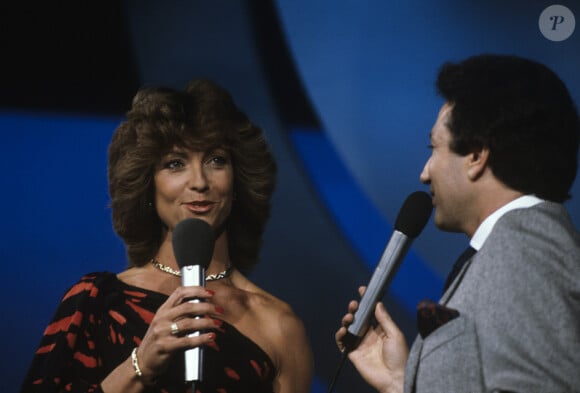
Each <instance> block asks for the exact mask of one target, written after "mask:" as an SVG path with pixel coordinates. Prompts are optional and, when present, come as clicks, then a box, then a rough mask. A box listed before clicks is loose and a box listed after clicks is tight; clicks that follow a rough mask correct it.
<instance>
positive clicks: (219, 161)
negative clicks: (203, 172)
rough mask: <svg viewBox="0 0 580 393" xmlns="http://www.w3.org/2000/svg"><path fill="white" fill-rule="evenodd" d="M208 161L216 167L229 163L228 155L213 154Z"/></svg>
mask: <svg viewBox="0 0 580 393" xmlns="http://www.w3.org/2000/svg"><path fill="white" fill-rule="evenodd" d="M208 163H209V164H210V165H212V166H214V167H220V168H221V167H224V166H226V165H227V163H228V159H227V158H226V157H223V156H212V157H211V158H210V159H209V160H208Z"/></svg>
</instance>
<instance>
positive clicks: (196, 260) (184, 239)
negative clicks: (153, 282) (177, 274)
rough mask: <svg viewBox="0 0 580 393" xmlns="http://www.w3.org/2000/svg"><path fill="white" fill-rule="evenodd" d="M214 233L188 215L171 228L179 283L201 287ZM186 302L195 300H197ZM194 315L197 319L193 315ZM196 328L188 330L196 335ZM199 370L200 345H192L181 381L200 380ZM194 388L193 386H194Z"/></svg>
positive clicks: (211, 251) (208, 227)
mask: <svg viewBox="0 0 580 393" xmlns="http://www.w3.org/2000/svg"><path fill="white" fill-rule="evenodd" d="M214 241H215V240H214V234H213V231H212V229H211V226H210V225H209V224H208V223H207V222H205V221H203V220H200V219H197V218H189V219H186V220H183V221H181V222H179V223H178V224H177V225H176V226H175V229H174V230H173V253H174V254H175V259H176V260H177V264H178V265H179V267H180V269H181V285H183V286H184V287H187V286H202V287H205V269H207V266H208V265H209V262H210V261H211V257H212V255H213V247H214ZM189 302H192V303H199V302H200V299H191V300H189ZM196 318H200V317H199V316H196ZM199 335H200V332H199V331H196V332H193V333H190V334H189V335H188V336H189V337H197V336H199ZM202 371H203V348H201V347H196V348H192V349H188V350H186V351H185V380H186V381H187V382H192V381H201V380H202ZM194 391H195V389H194Z"/></svg>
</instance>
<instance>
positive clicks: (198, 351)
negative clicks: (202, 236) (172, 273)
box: [181, 265, 205, 382]
mask: <svg viewBox="0 0 580 393" xmlns="http://www.w3.org/2000/svg"><path fill="white" fill-rule="evenodd" d="M181 283H182V285H183V286H184V287H189V286H201V287H205V269H204V268H203V267H202V266H200V265H190V266H184V267H183V268H182V269H181ZM188 301H189V302H190V303H199V302H200V300H199V299H191V300H188ZM195 318H201V317H200V316H196V317H195ZM200 334H201V332H200V331H195V332H192V333H189V334H188V335H187V336H188V337H197V336H199V335H200ZM202 376H203V348H202V347H195V348H191V349H187V350H186V351H185V381H187V382H192V381H201V380H202Z"/></svg>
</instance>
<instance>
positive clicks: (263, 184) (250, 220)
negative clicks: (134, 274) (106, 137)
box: [108, 79, 276, 272]
mask: <svg viewBox="0 0 580 393" xmlns="http://www.w3.org/2000/svg"><path fill="white" fill-rule="evenodd" d="M174 147H181V148H187V149H192V150H196V151H207V150H211V149H214V148H217V147H222V148H224V149H226V150H227V151H228V152H229V153H230V155H231V157H232V164H233V170H234V193H235V200H234V203H233V206H232V211H231V213H230V216H229V217H228V220H227V222H226V231H227V233H228V239H229V253H230V257H231V259H232V263H233V264H234V266H235V267H236V268H238V269H240V270H242V271H245V272H249V271H250V270H251V269H252V267H253V266H254V265H255V264H256V263H257V262H258V255H259V250H260V245H261V242H262V234H263V232H264V229H265V226H266V222H267V221H268V218H269V216H270V198H271V196H272V193H273V191H274V187H275V175H276V163H275V161H274V158H273V156H272V154H271V152H270V149H269V146H268V144H267V143H266V140H265V139H264V135H263V133H262V130H261V129H260V128H259V127H257V126H256V125H254V124H252V122H251V121H250V120H249V119H248V118H247V116H246V115H245V114H244V113H243V112H241V111H240V109H239V108H238V107H237V106H236V104H235V103H234V101H233V99H232V97H231V96H230V94H229V93H228V92H227V91H226V90H224V89H223V88H222V87H220V86H218V85H217V84H215V83H214V82H211V81H209V80H203V79H202V80H194V81H192V82H190V83H189V84H188V85H187V86H186V88H185V90H184V91H178V90H174V89H169V88H160V87H156V88H152V87H149V88H143V89H141V90H139V91H138V92H137V94H136V95H135V97H134V98H133V103H132V107H131V109H130V110H129V112H127V116H126V120H125V121H123V122H122V123H121V124H120V125H119V127H118V128H117V129H116V131H115V134H114V135H113V138H112V140H111V144H110V146H109V166H108V178H109V193H110V196H111V209H112V216H113V227H114V229H115V231H116V232H117V234H118V235H119V236H120V237H121V238H122V239H123V241H124V242H125V245H126V247H127V256H128V259H129V266H143V265H144V264H146V263H147V262H148V261H149V260H150V259H151V258H152V257H153V256H155V254H156V253H157V251H158V249H159V247H160V245H161V241H162V237H163V236H164V231H165V225H164V224H163V223H162V222H161V220H160V219H159V217H158V215H157V212H156V210H155V207H154V206H153V201H154V198H153V196H154V191H155V190H154V182H153V176H154V172H155V168H156V167H157V165H158V164H159V162H160V161H161V159H162V157H163V156H164V155H165V154H167V153H169V152H170V151H171V150H172V149H173V148H174Z"/></svg>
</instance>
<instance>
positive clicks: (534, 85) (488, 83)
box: [437, 54, 580, 202]
mask: <svg viewBox="0 0 580 393" xmlns="http://www.w3.org/2000/svg"><path fill="white" fill-rule="evenodd" d="M437 89H438V92H439V94H440V95H441V96H442V97H443V98H444V99H445V100H446V101H447V102H448V103H449V104H450V105H452V113H451V116H450V120H449V123H448V124H447V126H448V127H449V130H450V131H451V134H452V143H451V146H450V148H451V149H452V150H453V151H455V152H456V153H458V154H461V155H465V154H468V153H470V152H472V151H474V150H475V149H479V148H482V147H486V148H489V150H490V156H489V165H490V168H491V170H492V171H493V173H494V175H495V176H496V177H497V178H498V179H499V180H501V181H502V182H503V183H505V184H506V185H507V186H509V187H511V188H512V189H515V190H518V191H521V192H523V193H524V194H535V195H537V196H538V197H540V198H543V199H547V200H551V201H555V202H563V201H565V200H567V199H569V198H570V195H569V191H570V187H571V186H572V184H573V183H574V179H575V178H576V171H577V167H578V146H579V138H580V125H579V120H578V112H577V110H576V107H575V105H574V102H573V101H572V99H571V97H570V94H569V92H568V89H567V88H566V86H565V85H564V83H563V82H562V81H561V80H560V78H559V77H558V76H557V75H556V74H555V73H554V72H553V71H551V70H550V69H548V68H547V67H546V66H544V65H542V64H540V63H537V62H535V61H532V60H528V59H523V58H520V57H516V56H508V55H488V54H484V55H479V56H474V57H470V58H468V59H467V60H465V61H463V62H461V63H457V64H453V63H447V64H444V65H443V67H442V68H441V70H440V72H439V76H438V79H437Z"/></svg>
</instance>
